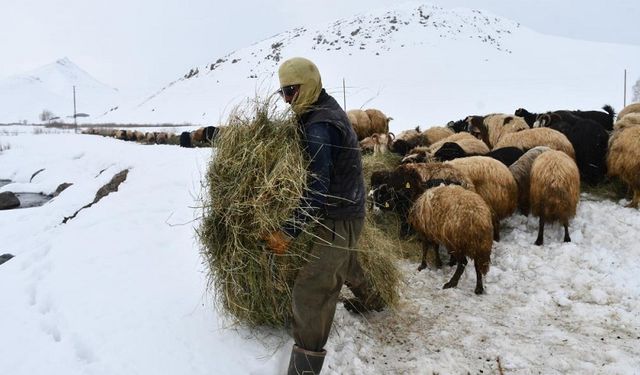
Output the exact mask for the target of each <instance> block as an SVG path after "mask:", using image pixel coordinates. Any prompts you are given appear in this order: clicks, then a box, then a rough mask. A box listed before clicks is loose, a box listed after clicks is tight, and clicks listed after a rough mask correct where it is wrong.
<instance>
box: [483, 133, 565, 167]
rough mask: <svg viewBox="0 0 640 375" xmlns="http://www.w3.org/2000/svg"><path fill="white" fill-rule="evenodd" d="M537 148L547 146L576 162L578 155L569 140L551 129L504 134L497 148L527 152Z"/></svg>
mask: <svg viewBox="0 0 640 375" xmlns="http://www.w3.org/2000/svg"><path fill="white" fill-rule="evenodd" d="M536 146H547V147H549V148H551V149H553V150H558V151H562V152H564V153H565V154H567V155H569V156H571V158H572V159H574V160H575V158H576V153H575V151H574V150H573V146H572V145H571V142H569V139H568V138H567V137H566V136H565V135H564V134H562V133H560V132H559V131H557V130H553V129H549V128H534V129H527V130H522V131H519V132H517V133H508V134H504V135H503V136H502V137H501V138H500V141H498V143H497V144H496V145H495V148H503V147H517V148H519V149H521V150H523V151H526V150H530V149H532V148H534V147H536Z"/></svg>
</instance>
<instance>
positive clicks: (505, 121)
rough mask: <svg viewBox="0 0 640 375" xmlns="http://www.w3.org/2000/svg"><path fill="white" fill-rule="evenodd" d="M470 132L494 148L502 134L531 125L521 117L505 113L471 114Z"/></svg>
mask: <svg viewBox="0 0 640 375" xmlns="http://www.w3.org/2000/svg"><path fill="white" fill-rule="evenodd" d="M467 123H468V124H469V127H468V129H469V133H471V135H473V136H474V137H476V138H478V139H481V140H482V141H483V142H484V143H485V144H486V145H487V147H489V148H494V147H495V145H496V143H498V141H499V140H500V138H501V137H502V136H504V135H505V134H508V133H515V132H518V131H521V130H525V129H529V125H527V123H526V122H525V121H524V119H522V118H521V117H517V116H513V115H505V114H499V113H496V114H491V115H487V116H469V117H467Z"/></svg>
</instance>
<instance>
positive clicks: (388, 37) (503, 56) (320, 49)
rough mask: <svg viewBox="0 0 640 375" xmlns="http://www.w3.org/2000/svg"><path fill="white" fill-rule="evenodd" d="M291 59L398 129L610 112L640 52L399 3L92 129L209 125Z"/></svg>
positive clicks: (279, 41)
mask: <svg viewBox="0 0 640 375" xmlns="http://www.w3.org/2000/svg"><path fill="white" fill-rule="evenodd" d="M294 56H305V57H308V58H310V59H311V60H312V61H314V62H315V63H316V65H318V68H319V70H320V72H321V74H322V81H323V84H324V87H325V88H326V89H327V91H328V92H329V93H331V94H333V95H335V97H336V99H337V100H338V102H339V103H340V104H341V105H343V103H344V101H345V98H344V96H343V79H344V82H345V88H344V92H345V93H346V108H347V109H352V108H363V109H365V108H378V109H381V110H382V111H383V112H385V113H386V114H387V115H388V116H391V117H392V118H393V121H391V123H390V130H391V131H393V132H399V131H401V130H404V129H408V128H414V127H415V126H418V125H420V126H421V127H422V128H423V129H424V128H427V127H431V126H435V125H444V124H446V123H447V122H448V121H451V120H453V121H455V120H459V119H462V118H465V117H466V116H468V115H472V114H486V113H489V112H502V113H513V111H514V110H515V109H517V108H520V107H523V106H524V107H526V108H527V109H528V110H530V111H532V112H536V113H537V112H544V111H548V110H557V109H582V110H598V109H600V108H602V106H603V105H605V104H611V105H613V107H614V108H615V109H616V110H620V109H621V108H622V105H623V104H622V99H623V98H622V93H623V84H624V82H623V77H624V71H625V69H627V70H628V71H629V72H628V74H629V78H628V79H629V84H628V86H629V87H631V83H632V82H633V81H634V80H635V79H637V77H638V72H637V71H635V70H634V69H635V67H636V66H637V61H640V46H635V45H621V44H612V43H596V42H590V41H581V40H574V39H568V38H562V37H557V36H550V35H545V34H542V33H539V32H535V31H533V30H531V29H529V28H527V27H526V26H524V25H521V24H519V23H516V22H514V21H512V20H508V19H505V18H502V17H499V16H496V15H494V14H492V13H489V12H486V11H478V10H470V9H465V8H456V9H443V8H440V7H438V6H434V5H415V4H403V5H398V6H397V7H394V8H391V9H386V10H385V9H383V10H379V11H371V12H369V13H363V14H359V15H356V16H351V17H347V18H345V19H341V20H338V21H335V22H332V23H329V24H327V25H324V26H321V27H317V28H312V27H308V28H307V27H301V28H297V29H292V30H287V31H285V32H282V33H280V34H278V35H275V36H273V37H271V38H268V39H266V40H263V41H261V42H258V43H256V44H254V45H251V46H248V47H246V48H242V49H239V50H237V51H234V52H231V53H229V54H228V55H226V56H222V57H219V58H218V57H215V58H212V59H211V60H210V61H209V62H207V63H206V64H203V65H200V66H197V67H192V68H188V69H185V71H184V73H183V75H182V76H180V77H177V79H176V80H175V81H173V82H171V83H170V84H168V85H166V86H165V87H163V88H162V89H161V90H158V91H157V92H156V93H155V94H153V95H151V96H149V97H148V98H145V99H143V100H138V101H135V102H128V103H123V104H122V105H120V106H119V108H118V109H117V110H115V111H112V112H109V113H108V114H107V115H105V116H104V117H101V118H99V119H93V120H92V121H98V122H126V121H130V122H139V123H159V122H169V123H171V122H173V123H182V122H184V121H187V122H190V123H192V124H201V125H216V124H219V123H221V122H223V121H224V119H225V118H226V117H227V116H228V115H229V112H230V111H231V109H232V108H233V107H234V106H235V105H238V104H241V103H242V102H243V100H244V99H245V98H247V97H248V96H253V95H256V94H257V95H260V96H266V95H269V94H270V93H272V92H273V91H274V90H275V89H276V88H277V87H278V78H277V69H278V65H279V63H280V62H281V61H282V60H283V59H286V58H290V57H294ZM212 68H213V69H212ZM196 69H197V72H198V73H197V74H195V75H193V76H190V75H189V72H195V71H196ZM186 77H189V78H186Z"/></svg>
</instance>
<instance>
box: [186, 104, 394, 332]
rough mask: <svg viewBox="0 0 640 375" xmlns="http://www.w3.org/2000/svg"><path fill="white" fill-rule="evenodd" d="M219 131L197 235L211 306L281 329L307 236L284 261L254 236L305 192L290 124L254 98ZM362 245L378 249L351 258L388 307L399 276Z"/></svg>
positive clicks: (278, 220)
mask: <svg viewBox="0 0 640 375" xmlns="http://www.w3.org/2000/svg"><path fill="white" fill-rule="evenodd" d="M226 129H227V131H225V132H224V133H221V134H220V135H219V136H218V137H217V138H216V139H215V141H214V144H213V147H214V148H215V153H214V156H213V157H212V159H211V161H210V163H209V167H208V171H207V175H206V181H205V183H204V185H205V186H204V187H205V190H206V194H205V197H204V202H203V209H204V213H203V219H202V223H201V226H200V228H199V229H198V231H197V232H198V236H199V240H200V242H201V245H202V254H203V257H204V258H205V260H206V262H207V264H208V266H209V288H210V289H211V290H212V291H213V292H214V294H215V296H216V297H217V298H216V300H217V302H219V305H218V306H219V307H221V308H222V310H223V311H225V312H227V313H229V314H230V315H231V316H233V317H234V318H235V319H236V320H237V321H238V322H240V323H243V324H247V325H249V326H260V325H268V326H286V325H287V323H288V322H289V321H290V320H291V289H292V287H293V282H294V280H295V276H296V273H297V271H298V270H299V269H300V268H301V266H302V265H304V264H305V262H306V255H307V249H308V246H309V243H310V240H311V236H310V235H309V234H307V233H304V234H302V235H301V236H300V237H299V238H298V239H296V241H294V242H293V244H292V246H291V247H290V248H289V250H288V252H287V254H286V255H284V256H276V255H274V254H272V253H271V252H270V251H268V250H267V249H265V248H264V245H263V243H262V241H261V240H260V236H261V234H263V233H267V232H271V231H274V230H278V229H279V228H280V226H281V225H282V224H283V223H284V222H285V221H286V220H287V219H289V218H290V216H291V214H292V212H293V210H294V209H295V208H296V207H297V206H298V205H299V203H300V201H299V200H300V197H301V196H302V195H303V192H304V189H305V188H306V167H307V161H306V160H305V158H304V154H303V151H302V150H301V148H300V135H299V134H298V131H297V125H296V123H295V121H294V119H293V118H292V117H291V116H288V115H287V114H286V113H278V112H276V111H275V105H273V103H272V102H270V101H268V100H267V101H266V102H260V101H259V100H258V101H256V102H255V103H254V104H253V105H251V106H250V107H249V108H248V109H247V110H245V111H240V110H236V111H235V112H234V113H233V114H232V115H231V116H230V119H229V121H228V127H227V128H226ZM366 231H367V229H365V234H366V233H367V232H366ZM363 237H366V236H363ZM369 246H373V247H375V248H376V249H378V248H382V247H380V246H379V245H378V244H373V245H366V246H361V250H362V251H361V252H360V253H359V254H361V257H362V259H363V263H366V264H367V267H366V268H367V269H366V271H367V272H368V273H369V274H370V275H373V276H372V279H371V282H372V283H373V284H374V285H376V286H379V287H380V288H381V291H380V293H381V295H382V296H383V299H385V301H387V302H388V303H389V304H391V305H393V304H394V303H395V301H396V300H397V290H396V289H397V286H398V283H397V281H395V280H397V279H399V276H390V275H398V271H397V270H396V268H395V267H396V266H395V262H394V261H393V258H392V254H391V253H389V255H388V256H389V258H386V257H385V255H384V253H383V252H382V251H367V247H369ZM367 257H368V258H367ZM383 258H384V259H385V260H384V261H383V260H381V259H383ZM379 267H384V268H385V269H386V270H384V271H379V270H378V268H379ZM387 268H388V269H387ZM380 277H384V278H385V279H384V280H382V279H378V278H380ZM389 277H393V279H391V280H389ZM383 281H384V282H383Z"/></svg>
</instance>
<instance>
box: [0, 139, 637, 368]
mask: <svg viewBox="0 0 640 375" xmlns="http://www.w3.org/2000/svg"><path fill="white" fill-rule="evenodd" d="M19 128H22V127H19ZM0 134H1V136H0V143H2V144H5V145H9V146H10V147H9V148H8V149H6V150H4V151H3V152H2V153H0V179H10V180H12V181H13V183H11V184H8V185H5V186H3V187H1V188H0V191H11V190H13V191H31V192H43V193H46V194H49V193H52V192H53V191H54V190H55V188H56V187H57V186H58V185H59V184H61V183H63V182H72V183H73V185H72V186H71V187H69V188H68V189H67V190H65V191H63V192H62V194H60V195H59V196H58V197H56V198H54V199H52V200H51V201H49V202H48V203H46V204H44V205H43V206H41V207H36V208H27V209H16V210H8V211H2V212H0V238H2V239H3V240H2V245H1V248H0V253H10V254H13V255H15V258H13V259H11V260H9V261H8V262H6V263H4V264H2V265H0V285H2V289H1V292H0V301H1V302H0V316H2V319H0V332H2V340H0V351H1V352H2V353H3V355H2V356H0V373H3V374H14V375H19V374H25V375H26V374H30V375H31V374H179V373H190V374H210V373H224V374H241V373H251V374H265V373H282V372H283V371H284V368H285V367H286V363H287V361H288V354H289V350H290V345H291V344H292V339H291V338H290V337H289V336H288V334H287V332H285V331H284V330H282V331H280V330H273V329H254V330H247V329H246V328H242V327H238V326H235V325H233V324H232V323H231V321H230V320H229V319H228V318H227V317H225V316H224V315H223V314H222V313H221V312H219V311H218V310H216V308H215V305H214V303H213V301H212V299H211V295H210V294H209V293H207V292H206V283H207V278H206V269H205V268H204V267H205V266H204V265H203V264H202V259H201V257H200V255H199V248H198V244H197V242H196V240H195V235H194V227H195V226H197V223H198V216H199V214H200V210H199V209H198V208H197V207H198V204H199V200H198V199H197V197H198V196H199V194H201V193H202V191H201V187H200V186H201V185H200V182H201V179H202V176H203V174H204V172H205V169H206V165H207V162H208V160H209V159H210V157H211V150H210V149H184V148H179V147H175V146H168V145H155V146H145V145H139V144H135V143H132V142H124V141H118V140H115V139H111V138H103V137H99V136H90V135H82V134H74V133H73V132H61V131H57V132H53V131H49V130H46V131H44V132H38V133H34V132H29V131H25V132H17V131H16V132H4V133H0ZM42 168H44V171H42V172H40V173H39V174H37V175H36V176H35V177H33V180H32V181H31V182H29V180H30V179H31V175H32V174H33V173H34V172H35V171H37V170H40V169H42ZM123 169H129V170H130V172H129V175H128V177H127V179H126V181H125V182H124V183H123V184H122V185H121V186H120V187H119V189H118V191H117V192H114V193H112V194H110V195H108V196H106V197H105V198H103V199H102V200H101V201H100V202H98V203H97V204H95V205H94V206H92V207H91V208H88V209H85V210H83V211H81V212H80V213H79V214H78V216H77V217H76V218H74V219H72V220H70V221H68V222H67V223H66V224H62V220H63V218H64V217H66V216H71V215H72V214H73V213H74V212H75V211H77V210H78V209H80V208H81V207H83V206H84V205H86V204H87V203H90V202H91V201H92V200H93V198H94V196H95V193H96V191H97V190H98V189H99V188H100V187H101V186H102V185H104V184H105V183H107V182H108V181H109V180H110V179H111V178H112V177H113V176H114V175H115V174H116V173H118V172H120V171H121V170H123ZM101 171H102V173H101ZM625 203H627V202H626V201H621V202H611V201H599V200H597V199H596V198H595V197H593V196H590V195H586V194H583V195H582V197H581V202H580V205H579V208H578V213H577V216H576V218H575V219H574V220H572V221H571V223H570V234H571V237H572V239H573V242H571V243H562V242H561V240H562V237H563V232H562V228H561V227H560V226H559V225H552V226H549V227H547V230H546V231H545V244H544V246H541V247H538V246H535V245H533V242H534V240H535V237H536V231H537V219H535V218H533V217H529V218H526V217H524V216H520V215H514V216H512V217H511V218H509V219H507V220H506V221H505V222H504V223H503V226H502V231H501V237H502V240H501V241H500V242H496V243H494V248H493V256H492V266H491V270H490V271H489V274H488V276H487V278H486V281H485V288H486V295H482V296H476V295H475V294H474V293H473V287H474V285H475V284H474V282H475V279H474V278H475V275H474V272H470V271H469V270H467V272H466V273H465V274H464V275H463V277H462V278H461V281H460V284H459V286H458V288H456V289H447V290H443V289H441V287H442V285H443V284H444V283H445V282H446V281H447V280H448V279H449V277H450V276H451V274H452V272H453V269H451V268H449V267H446V266H445V267H444V268H443V269H442V270H435V269H432V268H427V269H426V270H424V271H422V272H417V271H416V268H417V266H418V263H417V262H416V261H411V260H403V261H402V262H401V264H400V266H401V268H402V270H403V271H404V273H405V275H406V284H405V285H403V287H402V301H401V307H400V308H399V310H398V311H395V312H393V311H383V312H380V313H374V314H370V315H368V316H366V317H364V318H363V317H359V316H354V315H351V314H349V313H348V312H346V310H344V309H343V308H342V306H339V307H338V310H337V313H336V318H335V322H334V328H333V331H332V334H331V337H330V338H329V342H328V344H327V346H326V347H327V349H328V350H329V355H328V357H327V360H326V362H325V372H324V373H327V374H365V373H431V372H437V373H442V374H457V373H463V372H472V373H478V372H479V371H481V370H482V371H483V372H484V373H497V371H498V358H499V360H500V366H501V368H502V369H503V370H504V371H505V373H520V374H528V373H545V374H564V373H616V374H633V373H636V371H637V369H638V368H640V349H638V348H640V345H638V342H639V340H640V319H639V316H638V314H640V302H639V301H640V277H638V265H637V262H635V261H634V259H636V257H637V251H638V240H639V238H640V234H639V233H640V214H639V213H638V211H637V210H634V209H629V208H625V207H624V206H623V205H624V204H625ZM468 268H469V267H468ZM470 269H471V270H472V268H470Z"/></svg>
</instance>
